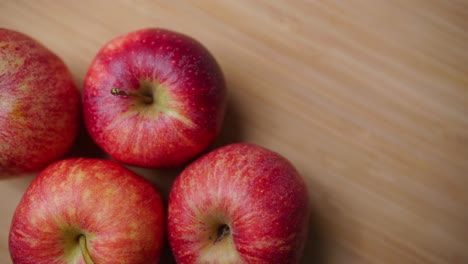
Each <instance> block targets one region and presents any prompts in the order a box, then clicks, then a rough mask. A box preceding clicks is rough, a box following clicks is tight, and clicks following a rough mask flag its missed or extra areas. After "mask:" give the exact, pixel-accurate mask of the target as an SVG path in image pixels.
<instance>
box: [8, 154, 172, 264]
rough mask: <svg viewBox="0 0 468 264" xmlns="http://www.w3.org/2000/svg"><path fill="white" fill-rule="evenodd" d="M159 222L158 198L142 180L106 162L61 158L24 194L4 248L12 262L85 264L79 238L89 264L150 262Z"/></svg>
mask: <svg viewBox="0 0 468 264" xmlns="http://www.w3.org/2000/svg"><path fill="white" fill-rule="evenodd" d="M164 223H165V213H164V207H163V203H162V200H161V197H160V195H159V193H158V192H157V190H156V189H155V188H154V187H153V186H152V185H151V184H150V183H149V182H148V181H147V180H145V179H144V178H142V177H140V176H138V175H136V174H134V173H133V172H131V171H129V170H128V169H126V168H124V167H123V166H121V165H119V164H117V163H114V162H112V161H108V160H100V159H85V158H74V159H66V160H62V161H58V162H55V163H53V164H52V165H50V166H48V167H47V168H46V169H45V170H43V171H42V172H41V173H40V174H39V175H38V176H37V177H36V178H35V179H34V181H33V182H32V183H31V185H30V186H29V188H28V189H27V190H26V192H25V194H24V196H23V198H22V199H21V201H20V203H19V205H18V207H17V209H16V211H15V214H14V216H13V221H12V225H11V228H10V236H9V249H10V253H11V257H12V259H13V262H14V263H15V264H30V263H35V264H46V263H47V264H65V263H67V264H68V263H79V264H84V260H83V257H82V254H81V251H80V249H79V247H78V240H77V236H78V235H79V234H84V235H86V237H87V239H88V240H87V244H88V249H89V253H90V256H91V258H92V260H93V261H94V263H115V264H143V263H145V264H146V263H148V264H150V263H151V264H154V263H157V262H158V259H159V256H160V253H161V247H162V244H163V237H164ZM67 243H68V244H67ZM66 244H67V245H68V246H66ZM66 248H68V249H67V250H65V249H66Z"/></svg>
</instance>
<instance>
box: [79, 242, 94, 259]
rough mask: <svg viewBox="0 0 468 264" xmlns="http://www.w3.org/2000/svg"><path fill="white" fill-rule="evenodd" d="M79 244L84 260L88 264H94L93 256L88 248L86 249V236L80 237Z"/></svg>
mask: <svg viewBox="0 0 468 264" xmlns="http://www.w3.org/2000/svg"><path fill="white" fill-rule="evenodd" d="M78 242H79V244H80V248H81V253H82V254H83V258H84V261H85V263H86V264H94V262H93V260H92V259H91V256H90V255H89V251H88V248H87V247H86V236H85V235H80V236H79V237H78Z"/></svg>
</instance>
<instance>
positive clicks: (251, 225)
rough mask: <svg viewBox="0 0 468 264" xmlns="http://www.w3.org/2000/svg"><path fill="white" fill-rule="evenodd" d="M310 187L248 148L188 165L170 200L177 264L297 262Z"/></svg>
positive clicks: (281, 162) (279, 161) (288, 168)
mask: <svg viewBox="0 0 468 264" xmlns="http://www.w3.org/2000/svg"><path fill="white" fill-rule="evenodd" d="M308 203H309V200H308V193H307V188H306V185H305V183H304V181H303V180H302V178H301V176H299V174H298V172H297V171H296V170H295V168H294V167H293V166H292V165H291V163H289V162H288V161H287V160H286V159H285V158H283V157H281V156H280V155H278V154H276V153H274V152H272V151H270V150H267V149H265V148H262V147H259V146H256V145H250V144H243V143H242V144H241V143H239V144H232V145H228V146H225V147H222V148H219V149H216V150H214V151H212V152H210V153H208V154H206V155H205V156H202V157H201V158H199V159H198V160H196V161H195V162H193V163H192V164H190V165H189V166H188V167H187V168H186V169H185V170H184V171H183V172H182V173H181V175H180V176H179V177H178V178H177V179H176V181H175V183H174V185H173V187H172V190H171V193H170V197H169V212H168V234H169V242H170V245H171V248H172V251H173V254H174V256H175V258H176V260H177V263H297V262H298V261H299V259H300V257H301V254H302V251H303V248H304V243H305V239H306V236H307V229H308V217H309V205H308Z"/></svg>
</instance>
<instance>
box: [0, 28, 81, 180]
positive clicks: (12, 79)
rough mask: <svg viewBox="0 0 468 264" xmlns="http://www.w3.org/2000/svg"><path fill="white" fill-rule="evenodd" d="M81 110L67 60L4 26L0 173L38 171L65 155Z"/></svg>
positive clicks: (0, 75) (0, 44)
mask: <svg viewBox="0 0 468 264" xmlns="http://www.w3.org/2000/svg"><path fill="white" fill-rule="evenodd" d="M79 114H80V94H79V91H78V89H77V87H76V86H75V84H74V82H73V78H72V76H71V74H70V72H69V71H68V69H67V67H66V66H65V64H64V63H63V61H62V60H61V59H60V58H59V57H58V56H57V55H55V54H54V53H52V52H51V51H50V50H48V49H47V48H46V47H44V46H43V45H42V44H40V43H39V42H37V41H36V40H34V39H32V38H30V37H29V36H26V35H24V34H22V33H19V32H16V31H13V30H9V29H4V28H0V176H2V175H5V174H20V173H24V172H32V171H38V170H40V169H42V168H43V167H45V166H46V165H47V164H49V163H50V162H52V161H54V160H56V159H58V158H59V157H61V156H62V155H64V154H65V153H66V152H67V151H68V150H69V149H70V148H71V146H72V145H73V142H74V140H75V138H76V135H77V129H78V123H79Z"/></svg>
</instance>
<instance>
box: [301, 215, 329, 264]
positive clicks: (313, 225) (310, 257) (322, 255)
mask: <svg viewBox="0 0 468 264" xmlns="http://www.w3.org/2000/svg"><path fill="white" fill-rule="evenodd" d="M328 244H329V243H328V241H327V235H326V228H325V223H324V219H323V218H321V217H320V215H319V213H318V211H317V210H316V208H314V207H312V208H311V209H310V217H309V230H308V234H307V240H306V244H305V246H304V253H303V256H302V259H301V263H303V264H325V263H327V255H328V251H329V250H328Z"/></svg>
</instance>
